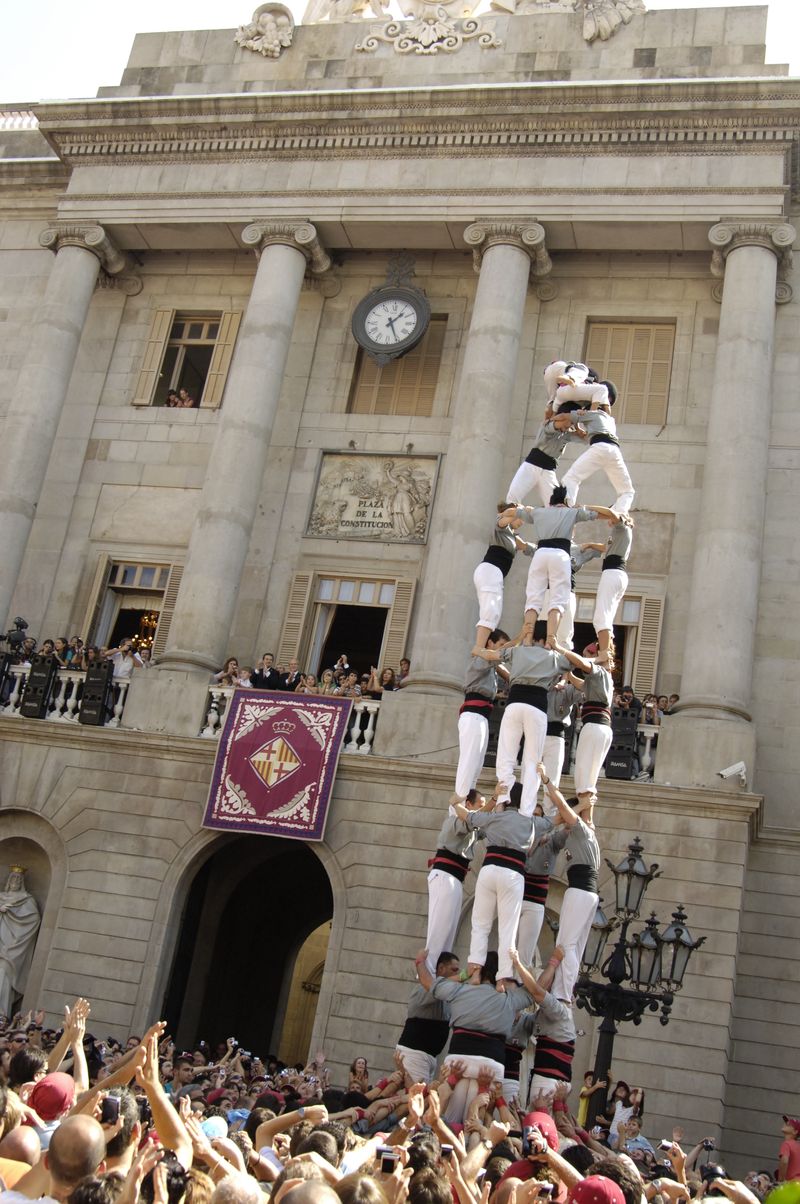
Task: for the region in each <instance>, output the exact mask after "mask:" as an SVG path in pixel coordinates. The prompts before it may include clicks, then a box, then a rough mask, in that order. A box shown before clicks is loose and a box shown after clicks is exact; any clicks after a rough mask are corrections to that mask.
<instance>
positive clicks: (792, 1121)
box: [783, 1116, 800, 1134]
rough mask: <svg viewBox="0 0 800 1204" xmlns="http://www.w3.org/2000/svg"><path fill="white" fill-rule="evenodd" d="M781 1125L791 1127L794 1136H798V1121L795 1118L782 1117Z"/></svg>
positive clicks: (799, 1121) (799, 1124)
mask: <svg viewBox="0 0 800 1204" xmlns="http://www.w3.org/2000/svg"><path fill="white" fill-rule="evenodd" d="M783 1123H784V1124H785V1125H791V1126H792V1128H793V1129H794V1131H795V1133H796V1134H800V1119H798V1117H796V1116H784V1118H783Z"/></svg>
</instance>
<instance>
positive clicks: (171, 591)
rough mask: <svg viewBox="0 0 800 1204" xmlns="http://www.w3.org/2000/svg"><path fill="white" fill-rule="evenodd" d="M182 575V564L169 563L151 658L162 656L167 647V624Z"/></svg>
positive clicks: (173, 610) (173, 607) (155, 658)
mask: <svg viewBox="0 0 800 1204" xmlns="http://www.w3.org/2000/svg"><path fill="white" fill-rule="evenodd" d="M182 576H183V565H182V564H173V565H171V567H170V570H169V577H168V578H167V588H166V589H165V590H164V599H163V601H162V603H161V612H160V614H159V616H158V627H157V628H156V635H155V639H154V640H153V651H152V658H153V660H158V658H159V657H160V656H163V654H164V651H165V649H166V647H167V636H168V635H169V625H170V623H171V622H172V616H173V615H174V613H175V603H176V602H177V600H178V590H179V589H180V587H181V577H182Z"/></svg>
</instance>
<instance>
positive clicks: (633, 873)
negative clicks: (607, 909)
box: [607, 836, 658, 919]
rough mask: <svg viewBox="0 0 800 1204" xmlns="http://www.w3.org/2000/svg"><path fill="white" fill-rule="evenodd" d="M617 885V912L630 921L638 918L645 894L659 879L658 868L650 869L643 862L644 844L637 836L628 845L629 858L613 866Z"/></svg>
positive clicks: (652, 866) (624, 858) (655, 866)
mask: <svg viewBox="0 0 800 1204" xmlns="http://www.w3.org/2000/svg"><path fill="white" fill-rule="evenodd" d="M607 864H608V865H610V866H611V869H612V871H613V874H614V879H615V884H616V897H617V912H618V914H620V915H622V916H624V917H625V918H626V919H630V918H632V917H634V916H638V914H639V909H640V907H641V906H642V901H643V899H644V892H645V891H646V890H647V887H648V885H649V884H650V882H651V881H652V880H653V878H655V877H658V866H657V865H651V866H650V868H649V869H648V868H647V866H646V865H645V863H644V861H643V860H642V842H641V841H640V840H639V837H638V836H637V837H636V839H635V840H634V841H633V842H632V843H631V844H629V845H628V853H627V856H625V857H623V859H622V860H621V861H620V863H619V865H611V863H610V862H608V863H607Z"/></svg>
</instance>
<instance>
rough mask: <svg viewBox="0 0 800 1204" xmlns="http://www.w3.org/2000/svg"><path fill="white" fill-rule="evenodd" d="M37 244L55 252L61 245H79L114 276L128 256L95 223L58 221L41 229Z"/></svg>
mask: <svg viewBox="0 0 800 1204" xmlns="http://www.w3.org/2000/svg"><path fill="white" fill-rule="evenodd" d="M39 246H41V247H45V248H46V249H47V250H48V251H53V252H55V253H56V254H57V253H58V252H59V251H60V250H61V248H62V247H80V248H81V249H82V250H84V251H89V252H91V254H92V255H94V256H95V257H96V258H97V259H99V260H100V266H101V267H102V269H103V271H104V272H108V274H109V276H116V275H118V274H119V273H120V272H122V271H124V270H125V268H126V267H127V266H128V257H127V255H126V254H125V252H124V251H120V249H119V247H118V246H117V245H116V244H115V243H114V242H112V240H111V239H110V238H109V236H108V234H107V233H106V231H105V230H104V229H103V227H102V226H99V225H97V224H96V223H94V222H92V223H86V224H84V223H73V222H65V223H63V224H61V223H59V224H58V225H57V226H50V227H49V229H47V230H42V232H41V234H40V235H39Z"/></svg>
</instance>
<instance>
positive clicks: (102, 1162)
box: [0, 967, 800, 1204]
mask: <svg viewBox="0 0 800 1204" xmlns="http://www.w3.org/2000/svg"><path fill="white" fill-rule="evenodd" d="M452 968H453V967H451V970H452ZM448 975H449V972H448ZM446 981H448V982H451V981H455V980H454V979H453V978H452V977H451V976H448V977H447V979H446ZM472 989H474V988H472ZM495 994H497V993H496V992H495ZM498 998H500V996H498ZM90 1014H91V1008H90V1005H89V1003H88V1002H87V1001H86V1000H85V999H77V1000H76V1001H75V1003H74V1004H73V1005H72V1007H66V1008H65V1020H64V1024H63V1026H62V1027H61V1028H59V1029H54V1028H47V1027H45V1025H44V1020H45V1017H44V1013H42V1012H37V1013H35V1014H31V1013H28V1015H27V1016H24V1017H23V1016H19V1015H17V1016H15V1017H13V1018H12V1019H10V1020H6V1018H3V1019H2V1024H3V1029H2V1035H1V1036H0V1080H2V1082H0V1190H2V1195H0V1204H26V1201H28V1200H37V1199H39V1200H42V1201H43V1204H115V1202H117V1201H120V1202H122V1204H139V1201H143V1202H144V1204H151V1202H152V1204H184V1202H185V1204H209V1202H210V1201H213V1204H258V1202H260V1201H263V1200H264V1198H265V1197H269V1198H270V1199H271V1200H272V1201H273V1204H281V1202H282V1201H287V1202H288V1204H406V1201H408V1202H409V1204H488V1202H489V1201H491V1202H492V1204H534V1201H536V1202H539V1204H541V1201H542V1200H543V1199H544V1200H556V1201H558V1202H559V1204H644V1201H647V1202H652V1204H679V1202H680V1201H681V1200H687V1201H688V1200H691V1199H700V1198H701V1197H703V1196H706V1195H721V1196H725V1197H727V1199H728V1200H730V1201H731V1202H732V1204H760V1202H761V1201H763V1200H765V1199H767V1198H769V1197H770V1193H771V1192H773V1191H774V1192H775V1195H774V1200H775V1204H781V1195H780V1193H781V1190H782V1188H781V1187H780V1186H778V1187H776V1184H781V1183H782V1182H784V1181H789V1180H793V1179H795V1180H796V1179H798V1177H800V1141H799V1140H798V1136H800V1120H798V1119H796V1118H794V1117H789V1116H786V1117H784V1118H783V1127H782V1137H783V1140H782V1142H781V1144H780V1147H779V1149H778V1151H777V1153H778V1158H777V1160H776V1165H770V1166H769V1167H767V1168H765V1169H754V1170H753V1171H751V1172H749V1173H748V1174H747V1175H746V1176H745V1178H744V1179H743V1180H736V1179H733V1178H730V1177H728V1175H727V1174H726V1172H725V1169H724V1167H723V1166H721V1165H720V1164H719V1163H718V1162H717V1161H716V1160H715V1157H714V1155H713V1150H714V1142H713V1140H712V1139H711V1138H706V1139H704V1140H702V1141H700V1142H699V1143H698V1144H697V1145H695V1146H694V1148H692V1149H691V1150H688V1149H685V1148H684V1144H682V1143H683V1138H684V1133H683V1130H682V1129H681V1128H676V1129H674V1130H672V1132H671V1133H670V1134H669V1135H668V1136H666V1137H663V1136H662V1137H661V1139H660V1140H657V1141H656V1140H655V1139H654V1140H652V1141H651V1140H648V1138H646V1137H645V1136H643V1134H642V1124H643V1121H644V1118H645V1098H644V1091H643V1090H642V1089H641V1088H636V1087H633V1088H631V1087H628V1085H627V1084H626V1083H623V1082H621V1081H619V1082H617V1083H616V1084H614V1087H613V1091H612V1092H611V1093H610V1095H609V1102H608V1106H607V1107H606V1108H604V1109H603V1110H602V1112H601V1113H600V1114H599V1115H598V1117H597V1120H596V1123H595V1124H593V1125H592V1127H591V1129H587V1128H586V1123H587V1122H586V1107H587V1105H588V1102H589V1099H590V1098H591V1095H592V1093H593V1092H595V1090H596V1089H597V1087H598V1084H593V1083H592V1082H591V1079H590V1077H589V1078H587V1080H585V1084H584V1087H583V1088H582V1089H581V1091H580V1093H579V1094H578V1095H577V1097H576V1098H575V1099H574V1100H573V1101H570V1098H569V1088H568V1085H567V1084H561V1085H560V1086H559V1089H558V1091H557V1092H556V1093H555V1095H553V1096H545V1095H537V1096H536V1097H535V1099H534V1100H533V1101H532V1103H531V1105H530V1110H529V1111H525V1110H524V1109H522V1108H520V1107H518V1105H517V1103H515V1101H514V1100H513V1099H509V1098H507V1094H508V1093H507V1091H506V1088H505V1085H504V1084H500V1083H499V1082H497V1081H495V1080H494V1079H493V1074H492V1072H491V1070H490V1069H489V1068H488V1067H486V1068H484V1072H483V1073H482V1074H481V1076H480V1079H479V1084H478V1085H479V1091H478V1092H477V1094H476V1095H475V1096H474V1098H473V1099H472V1100H471V1102H470V1104H469V1107H468V1110H467V1112H466V1114H465V1117H464V1120H463V1122H460V1123H458V1122H454V1121H451V1120H449V1119H448V1109H449V1105H450V1103H451V1101H452V1100H453V1098H454V1097H456V1096H457V1095H459V1094H460V1093H461V1089H462V1084H463V1081H464V1071H463V1069H462V1067H460V1066H459V1064H458V1063H457V1062H456V1063H451V1065H450V1066H449V1068H447V1069H445V1068H444V1067H443V1068H442V1069H441V1071H440V1072H439V1073H438V1074H437V1075H436V1076H435V1077H433V1078H431V1079H430V1081H428V1082H424V1081H422V1080H417V1079H416V1077H415V1076H414V1075H413V1074H412V1073H411V1064H412V1062H413V1059H412V1058H411V1057H409V1056H405V1055H403V1054H402V1053H401V1052H396V1054H395V1068H394V1070H393V1071H392V1072H391V1073H390V1074H388V1075H385V1076H383V1077H381V1078H379V1079H378V1080H377V1081H376V1082H374V1083H373V1082H372V1075H371V1074H370V1071H369V1067H368V1065H367V1060H366V1059H365V1058H363V1057H357V1058H356V1059H355V1060H354V1061H353V1062H352V1064H351V1066H350V1068H349V1074H348V1075H342V1076H341V1080H340V1081H339V1082H335V1081H334V1076H332V1075H331V1073H330V1071H329V1069H328V1066H327V1062H326V1059H325V1055H324V1053H323V1052H322V1051H320V1052H317V1053H315V1054H314V1055H313V1057H312V1058H311V1059H310V1060H309V1062H308V1063H307V1064H306V1065H296V1066H286V1065H284V1064H283V1063H282V1062H280V1060H279V1059H278V1058H277V1057H275V1056H274V1055H273V1054H267V1053H262V1054H258V1053H255V1052H252V1051H249V1050H243V1049H242V1048H241V1046H240V1045H239V1044H238V1042H237V1041H236V1040H235V1039H234V1038H233V1037H229V1038H228V1039H227V1041H225V1042H221V1043H220V1044H218V1045H216V1046H214V1047H213V1048H211V1047H210V1046H209V1045H208V1044H206V1043H205V1042H200V1043H199V1044H198V1045H197V1046H195V1047H194V1048H189V1049H184V1050H180V1051H179V1050H178V1048H177V1046H176V1044H175V1042H174V1040H173V1038H172V1037H171V1036H170V1035H169V1034H168V1033H167V1031H166V1025H165V1024H164V1023H163V1022H158V1023H155V1024H153V1025H152V1027H151V1028H150V1029H148V1031H147V1032H146V1033H144V1034H142V1035H141V1036H139V1035H137V1034H134V1035H131V1036H130V1037H129V1038H128V1039H127V1040H126V1041H124V1042H123V1041H120V1040H119V1039H117V1038H114V1037H107V1038H105V1039H102V1038H99V1037H95V1036H93V1035H92V1034H91V1033H89V1032H87V1023H88V1020H89V1017H90ZM603 1086H605V1084H603ZM570 1102H572V1103H573V1104H574V1110H573V1109H571V1108H570ZM785 1204H790V1201H789V1200H788V1197H787V1199H786V1201H785Z"/></svg>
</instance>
